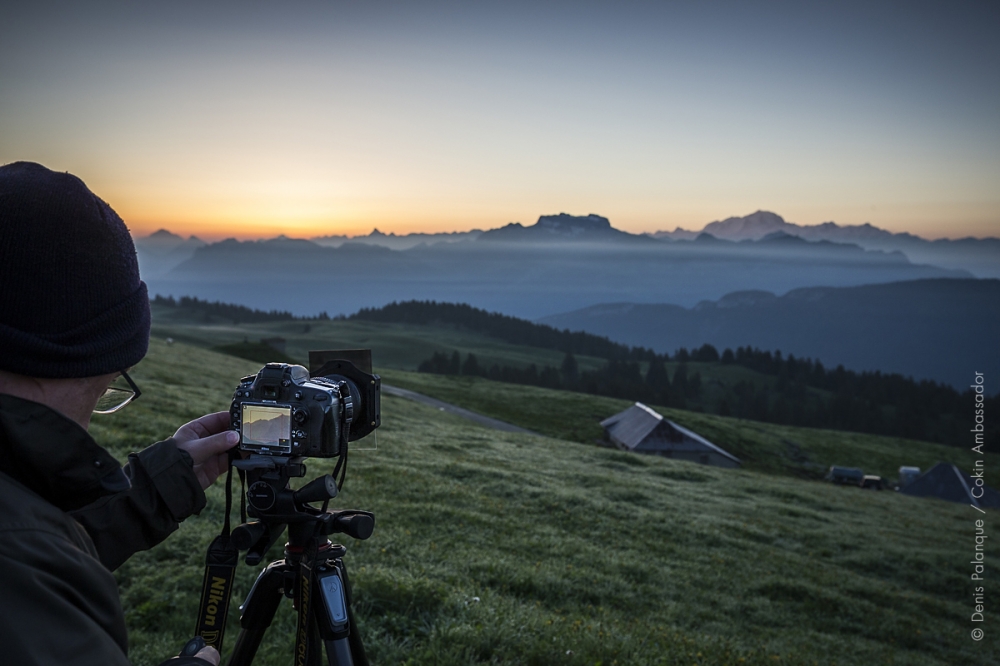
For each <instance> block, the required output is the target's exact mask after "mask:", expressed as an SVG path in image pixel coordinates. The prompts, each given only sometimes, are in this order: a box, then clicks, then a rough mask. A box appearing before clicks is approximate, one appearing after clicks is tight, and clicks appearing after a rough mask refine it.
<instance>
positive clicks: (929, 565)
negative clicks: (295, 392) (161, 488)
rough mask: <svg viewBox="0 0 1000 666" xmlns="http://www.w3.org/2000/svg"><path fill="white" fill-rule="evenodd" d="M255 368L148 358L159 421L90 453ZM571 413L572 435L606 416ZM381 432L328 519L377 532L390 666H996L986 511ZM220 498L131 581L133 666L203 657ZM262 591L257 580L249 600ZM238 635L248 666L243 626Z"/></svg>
mask: <svg viewBox="0 0 1000 666" xmlns="http://www.w3.org/2000/svg"><path fill="white" fill-rule="evenodd" d="M256 369H258V368H257V364H255V363H253V362H250V361H243V360H240V359H236V358H233V357H228V356H224V355H220V354H216V353H212V352H210V351H206V350H203V349H198V348H194V347H190V346H188V345H183V344H174V345H166V344H164V343H163V342H161V341H158V340H154V341H153V343H152V346H151V350H150V354H149V356H148V357H147V359H146V360H144V361H143V362H142V363H141V364H140V365H139V366H138V367H137V368H136V369H135V372H134V373H133V375H134V377H135V378H136V381H137V382H138V383H139V385H140V386H141V387H142V389H143V397H142V399H141V400H139V401H137V402H136V403H135V404H134V405H130V406H129V408H128V409H126V410H125V411H123V412H121V413H119V414H116V415H114V416H110V417H105V418H104V419H102V420H101V421H96V420H95V423H94V426H93V432H94V434H95V436H96V437H97V439H98V441H99V442H101V443H103V444H105V445H107V446H109V447H110V448H111V449H112V450H113V451H114V452H115V453H116V454H118V455H120V456H123V455H124V453H126V452H127V451H128V450H129V449H131V448H135V447H141V446H142V445H144V444H145V443H147V442H151V441H153V440H155V439H160V438H163V437H166V436H169V435H170V434H171V433H172V432H173V430H174V429H175V428H176V426H177V425H179V424H180V423H181V422H183V421H184V420H186V419H188V418H193V417H195V416H198V415H200V414H202V413H204V412H206V411H210V410H214V409H220V408H225V407H226V406H227V405H228V401H229V397H230V395H231V392H232V389H233V386H234V382H235V381H236V380H237V379H238V378H239V377H240V376H242V375H244V374H247V373H248V372H252V371H254V370H256ZM386 376H387V378H388V377H392V378H393V382H394V383H402V382H401V379H403V378H404V377H403V375H402V373H400V374H399V375H396V374H394V373H386ZM412 377H413V378H414V381H416V379H420V378H423V377H424V376H423V375H412ZM426 387H427V385H426V384H424V388H425V389H426ZM513 389H516V390H518V391H520V390H522V389H523V387H513ZM497 390H498V388H497V387H496V386H495V385H491V384H488V383H487V384H484V385H483V386H481V387H479V386H477V387H476V391H475V393H476V394H477V395H478V394H480V393H482V392H483V391H485V392H487V393H489V392H496V391H497ZM523 390H528V389H523ZM539 395H540V394H539ZM531 396H532V397H538V396H536V395H535V394H531ZM549 397H553V396H549ZM558 398H559V400H561V402H560V403H559V405H560V406H559V410H561V414H562V415H575V414H580V413H589V412H591V411H593V412H594V414H593V416H594V417H596V416H597V414H596V412H597V410H599V409H604V407H605V406H611V403H601V402H600V401H599V400H598V399H596V398H592V397H591V396H578V395H574V394H564V395H561V396H558ZM576 401H580V402H581V405H583V407H581V408H579V409H576V410H574V409H573V408H572V404H573V403H574V402H576ZM525 402H528V401H525ZM532 402H533V401H532ZM538 409H539V410H542V409H543V408H541V407H540V408H538ZM533 413H536V414H542V412H541V411H539V412H533ZM382 417H383V418H382V422H383V424H384V425H383V427H382V428H381V429H380V431H379V438H378V451H376V452H358V453H355V454H354V455H353V456H352V458H351V466H350V469H349V472H348V482H347V485H346V488H345V490H344V493H343V494H342V495H341V497H339V498H338V499H337V500H336V501H335V503H336V505H337V506H339V507H354V508H363V509H368V510H372V511H374V512H375V513H376V516H377V519H378V522H377V526H376V529H375V534H374V535H373V536H372V538H371V539H370V540H368V541H365V542H357V543H349V544H347V545H348V547H349V552H348V555H347V557H346V561H347V563H348V566H349V567H350V570H351V575H352V580H353V583H354V587H355V595H356V611H357V614H358V620H359V628H360V630H361V632H362V634H363V637H364V640H365V642H366V645H367V646H368V649H369V654H370V656H371V657H372V660H373V662H374V663H376V664H473V663H488V664H538V665H548V664H574V665H575V664H579V665H583V664H587V665H593V664H598V663H600V664H605V665H607V664H616V663H617V664H679V663H684V664H736V663H747V664H780V663H785V664H856V663H878V664H914V665H917V666H919V665H931V664H955V663H979V664H997V663H1000V660H998V657H997V639H996V638H995V636H994V633H995V632H987V636H986V638H985V639H984V640H983V641H982V642H981V643H974V642H973V641H971V639H970V638H969V631H970V629H971V628H972V627H971V626H970V623H969V622H968V616H969V613H970V612H971V601H972V600H971V596H970V594H969V592H970V589H969V584H968V574H969V569H968V565H967V564H966V563H967V562H968V561H969V559H970V555H971V553H972V539H971V536H972V521H973V519H974V518H975V517H976V515H977V514H975V512H973V511H972V510H971V509H970V508H969V507H966V506H961V505H955V504H950V503H946V502H940V501H934V500H921V499H915V498H911V497H907V496H901V495H899V494H897V493H888V492H884V493H874V492H863V491H859V490H851V489H847V488H839V487H834V486H831V485H828V484H823V483H816V482H811V481H804V480H798V479H794V478H787V477H781V476H775V475H771V474H763V473H759V472H755V471H751V470H746V469H744V470H721V469H716V468H711V467H704V466H698V465H694V464H692V463H685V462H677V461H671V460H666V459H660V458H654V457H640V456H634V455H630V454H626V453H622V452H618V451H614V450H610V449H605V448H601V447H597V446H593V445H590V444H580V443H577V442H574V441H567V440H565V439H557V438H547V437H533V436H527V435H516V434H511V433H501V432H497V431H491V430H487V429H484V428H481V427H479V426H476V425H474V424H472V423H469V422H467V421H464V420H461V419H458V418H457V417H452V416H450V415H447V414H442V413H441V412H439V411H437V410H434V409H431V408H426V407H423V406H421V405H418V404H415V403H412V402H409V401H405V400H402V399H396V398H393V397H390V396H386V397H385V399H384V403H383V409H382ZM533 418H536V419H537V420H538V423H541V422H542V421H547V422H549V423H551V424H556V423H558V421H559V420H560V418H562V416H560V415H558V414H551V415H549V416H544V415H536V416H535V417H533ZM719 423H721V424H725V423H727V421H725V420H722V421H720V422H719ZM733 424H734V425H733V426H732V427H734V428H743V429H745V430H746V431H747V433H750V431H751V430H750V425H741V423H740V422H733ZM756 426H757V427H759V428H761V429H762V430H769V429H773V428H772V427H771V426H764V425H760V424H756ZM553 427H555V426H554V425H553ZM718 427H722V426H721V425H720V426H718ZM535 429H541V427H540V426H539V425H538V424H536V425H535ZM775 432H777V430H775ZM800 434H801V433H800ZM759 436H760V437H762V438H763V437H764V435H763V434H762V435H759ZM783 436H784V435H779V434H774V435H768V437H771V438H778V437H783ZM801 436H803V437H804V434H801ZM824 436H825V435H822V434H817V435H816V437H819V438H822V437H824ZM746 437H748V438H749V437H751V434H747V435H746ZM873 439H878V438H873ZM767 441H770V439H768V440H767ZM824 441H825V440H824ZM830 442H831V443H830V444H829V446H836V445H835V444H834V443H833V440H830ZM804 443H805V442H804ZM816 447H818V448H817V449H816V450H817V451H818V450H820V449H821V448H822V445H820V444H816ZM991 464H992V463H991ZM309 467H310V474H309V477H310V478H311V477H312V476H314V475H317V474H320V473H323V472H325V471H328V470H329V469H330V467H331V465H330V464H329V463H328V462H327V461H322V460H314V461H310V465H309ZM208 498H209V502H208V506H207V508H206V509H205V511H204V512H203V513H202V515H201V516H199V517H193V518H191V519H189V520H188V521H186V522H185V523H184V525H182V526H181V528H180V530H179V531H178V532H177V533H176V534H174V535H172V536H171V537H170V538H169V539H168V540H167V541H166V542H165V543H164V544H161V545H160V546H158V547H156V548H154V549H152V550H151V551H149V552H146V553H141V554H138V555H137V556H135V557H133V558H132V559H131V560H130V561H129V562H127V563H126V564H125V565H124V566H123V567H122V568H121V569H120V570H119V571H118V572H117V576H118V580H119V584H120V588H121V592H122V598H123V602H124V604H125V607H126V617H127V622H128V627H129V631H130V641H131V658H132V659H133V661H134V663H136V664H157V663H159V662H160V661H161V660H162V659H163V658H165V657H166V656H167V655H169V654H174V653H176V651H177V649H178V648H179V647H180V645H182V644H183V643H184V642H185V641H186V640H187V638H189V637H190V632H191V627H192V625H193V622H194V615H195V612H196V606H197V597H198V591H199V588H200V584H201V575H202V564H203V558H204V550H205V548H206V546H207V544H208V542H209V541H210V540H211V538H212V537H213V536H214V534H216V533H217V531H218V529H219V526H220V524H221V511H222V506H223V497H222V492H221V484H217V487H215V488H212V489H211V490H210V491H209V493H208ZM994 515H995V513H994V512H992V511H991V512H990V513H989V515H988V516H987V517H986V519H987V521H988V522H987V524H988V525H992V521H993V517H994ZM274 556H277V554H275V555H274ZM987 565H988V570H994V571H995V570H996V567H997V566H998V565H1000V560H998V558H997V557H995V556H993V555H989V556H988V557H987ZM255 574H256V570H254V569H252V568H250V567H247V566H245V565H242V564H241V566H240V569H239V573H238V576H237V593H238V594H239V595H241V596H242V595H244V594H245V593H246V591H247V590H248V589H249V586H250V584H251V583H252V580H253V578H254V576H255ZM235 605H237V604H236V603H234V610H235ZM234 615H235V613H234ZM293 627H294V614H293V612H292V610H291V607H290V604H287V603H286V604H284V605H283V607H282V608H281V609H280V610H279V617H278V618H277V619H276V621H275V623H274V624H273V625H272V627H271V628H270V630H269V631H268V633H267V637H266V641H265V644H264V646H263V648H262V650H261V653H260V654H259V658H258V660H257V661H256V662H255V663H259V664H262V665H265V666H266V665H274V666H278V665H283V664H289V663H291V647H292V646H291V641H292V639H291V636H292V631H293ZM987 629H989V627H987ZM229 631H230V633H229V638H228V641H227V644H228V646H231V645H232V642H233V640H234V638H235V634H236V628H235V618H231V619H230V630H229Z"/></svg>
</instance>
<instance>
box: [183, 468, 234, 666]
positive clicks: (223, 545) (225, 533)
mask: <svg viewBox="0 0 1000 666" xmlns="http://www.w3.org/2000/svg"><path fill="white" fill-rule="evenodd" d="M240 482H241V485H242V482H243V473H242V471H240ZM232 508H233V468H232V467H230V468H229V472H228V473H227V474H226V518H225V520H224V521H223V524H222V533H221V534H220V535H219V536H217V537H215V539H214V540H213V541H212V543H211V545H209V547H208V553H207V554H206V556H205V578H204V579H203V581H202V584H201V605H200V608H199V609H198V624H197V626H196V627H195V632H194V633H195V635H196V636H201V637H202V638H204V639H205V643H206V644H208V645H211V646H212V647H214V648H215V649H216V650H218V651H219V652H220V653H221V652H222V639H223V636H224V635H225V632H226V618H227V617H228V616H229V601H230V600H231V599H232V592H233V578H234V576H235V574H236V565H237V563H238V562H239V558H240V552H239V550H237V548H236V546H234V545H233V543H232V539H231V538H230V523H229V514H230V512H231V511H232ZM245 515H246V504H244V503H243V502H242V501H241V502H240V517H241V518H243V517H244V516H245ZM243 522H246V519H245V518H244V520H243Z"/></svg>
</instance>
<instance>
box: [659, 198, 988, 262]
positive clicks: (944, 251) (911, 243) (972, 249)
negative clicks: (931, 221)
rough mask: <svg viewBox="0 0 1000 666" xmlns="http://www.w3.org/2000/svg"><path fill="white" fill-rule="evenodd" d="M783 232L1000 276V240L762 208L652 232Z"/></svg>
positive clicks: (677, 236)
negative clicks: (925, 233) (690, 227)
mask: <svg viewBox="0 0 1000 666" xmlns="http://www.w3.org/2000/svg"><path fill="white" fill-rule="evenodd" d="M775 233H784V234H788V235H790V236H797V237H799V238H803V239H805V240H808V241H832V242H834V243H851V244H854V245H857V246H859V247H862V248H865V249H866V250H884V251H890V252H891V251H897V252H903V253H904V254H905V255H906V256H907V257H908V258H909V259H910V261H912V262H914V263H919V264H933V265H935V266H941V267H943V268H958V269H966V270H968V271H970V272H971V273H973V274H974V275H976V276H977V277H994V278H995V277H1000V238H960V239H957V240H948V239H939V240H933V241H931V240H927V239H925V238H921V237H920V236H914V235H913V234H908V233H892V232H890V231H886V230H885V229H879V228H878V227H875V226H872V225H871V224H868V223H865V224H859V225H847V226H840V225H838V224H836V223H834V222H824V223H822V224H816V225H799V224H794V223H792V222H786V221H785V220H784V218H782V217H781V216H780V215H778V214H776V213H772V212H769V211H765V210H759V211H757V212H756V213H752V214H750V215H746V216H744V217H730V218H726V219H725V220H720V221H717V222H710V223H709V224H707V225H705V227H704V229H702V230H701V231H687V230H685V229H681V228H680V227H678V228H677V229H675V230H674V231H657V232H656V233H654V234H651V235H652V236H653V237H654V238H659V239H662V240H691V239H693V238H696V237H697V236H698V235H700V234H711V235H712V236H714V237H716V238H721V239H725V240H731V241H745V240H760V239H761V238H764V237H766V236H768V235H771V234H775Z"/></svg>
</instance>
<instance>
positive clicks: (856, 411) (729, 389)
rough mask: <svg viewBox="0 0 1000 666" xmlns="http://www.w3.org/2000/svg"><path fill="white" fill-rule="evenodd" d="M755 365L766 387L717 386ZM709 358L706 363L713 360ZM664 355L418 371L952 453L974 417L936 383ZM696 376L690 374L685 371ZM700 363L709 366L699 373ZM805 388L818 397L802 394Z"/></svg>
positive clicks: (762, 356)
mask: <svg viewBox="0 0 1000 666" xmlns="http://www.w3.org/2000/svg"><path fill="white" fill-rule="evenodd" d="M739 358H742V360H743V361H745V364H746V366H747V367H749V366H750V365H751V364H756V366H757V368H756V369H757V371H758V372H760V373H761V374H762V375H770V376H771V377H773V378H774V379H772V380H770V381H763V378H762V381H748V380H745V379H744V380H739V381H737V382H735V383H732V384H726V383H724V382H722V381H720V380H719V379H716V378H715V377H714V375H715V374H716V373H714V372H712V369H713V366H722V365H724V364H735V363H737V359H739ZM713 359H714V360H713ZM669 361H670V359H668V358H667V355H657V356H656V357H655V358H654V359H653V360H652V361H650V362H649V363H647V364H646V368H645V371H643V369H642V366H641V365H640V364H639V363H638V362H636V361H620V360H615V359H612V360H609V361H608V362H607V363H606V364H605V365H604V366H603V367H601V368H600V369H598V370H589V371H580V370H579V368H578V364H577V362H576V358H575V357H574V356H573V354H571V353H567V354H566V355H565V357H564V358H563V361H562V363H561V367H559V368H556V367H553V366H542V367H538V366H537V365H535V364H531V365H528V366H527V367H511V366H507V365H504V366H501V365H499V364H495V363H494V364H492V365H489V366H488V367H487V366H486V365H485V364H482V363H480V362H479V360H478V358H477V357H476V356H475V355H474V354H468V355H466V357H465V358H464V359H463V358H462V357H461V355H460V354H459V353H458V352H457V351H455V352H452V353H451V354H445V353H441V352H437V353H435V354H434V355H432V356H431V357H430V358H428V359H427V360H425V361H423V362H422V363H421V364H420V366H419V368H418V370H419V371H420V372H430V373H436V374H445V375H473V376H479V377H486V378H488V379H493V380H497V381H504V382H510V383H516V384H528V385H532V386H542V387H546V388H555V389H564V390H571V391H580V392H583V393H591V394H594V395H604V396H609V397H614V398H624V399H627V400H636V401H640V402H645V403H649V404H652V405H662V406H665V407H676V408H680V409H690V410H695V411H704V412H709V413H714V414H719V415H722V416H736V417H740V418H746V419H752V420H755V421H764V422H767V423H778V424H784V425H796V426H803V427H811V428H829V429H833V430H846V431H853V432H864V433H871V434H878V435H891V436H897V437H906V438H909V439H919V440H926V441H933V442H940V443H944V444H951V445H956V446H959V445H960V446H965V445H966V444H967V443H968V437H967V434H968V429H969V423H970V420H969V419H970V417H971V414H972V411H971V410H972V407H971V406H972V404H973V402H972V401H973V397H972V394H971V391H967V392H965V393H959V392H958V391H956V390H955V389H953V388H951V387H948V386H942V385H940V384H936V383H935V382H915V381H913V380H912V379H904V378H902V377H900V376H899V375H883V374H881V373H878V372H874V373H855V372H851V371H847V370H844V368H842V367H838V368H836V369H835V370H832V371H827V370H825V369H823V366H822V364H820V363H816V362H812V361H810V360H808V359H796V358H795V357H794V356H789V357H787V358H782V356H781V354H780V352H777V353H775V354H771V353H770V352H761V351H760V350H756V349H750V348H741V349H738V350H737V351H735V352H733V351H732V350H728V349H727V350H725V351H724V352H723V353H722V354H721V355H720V354H719V353H718V351H717V350H715V349H714V348H712V347H711V346H709V345H705V346H703V347H701V348H699V349H698V350H696V351H695V352H693V353H692V352H689V351H687V350H684V349H682V350H678V353H677V354H675V356H674V359H673V362H672V363H671V365H672V366H673V369H672V371H670V370H668V368H667V363H668V362H669ZM692 362H697V363H698V364H699V365H698V367H700V368H704V369H705V371H706V376H705V377H703V376H702V374H701V372H700V371H697V370H695V371H692V370H691V366H690V365H689V363H692ZM705 364H708V367H707V368H706V366H705ZM810 387H812V388H814V389H817V390H809V388H810ZM986 402H987V404H986V409H987V410H993V409H997V408H1000V397H992V398H987V401H986ZM986 439H987V449H988V450H998V449H1000V429H998V428H996V427H995V426H992V427H989V428H988V430H987V433H986Z"/></svg>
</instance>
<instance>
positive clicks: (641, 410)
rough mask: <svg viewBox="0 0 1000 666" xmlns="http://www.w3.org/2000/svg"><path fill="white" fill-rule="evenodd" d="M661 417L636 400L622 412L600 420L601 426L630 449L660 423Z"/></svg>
mask: <svg viewBox="0 0 1000 666" xmlns="http://www.w3.org/2000/svg"><path fill="white" fill-rule="evenodd" d="M662 420H663V417H662V416H660V415H659V414H657V413H656V412H654V411H653V410H652V409H650V408H649V407H647V406H646V405H644V404H642V403H641V402H637V403H635V404H634V405H632V406H631V407H629V408H628V409H626V410H625V411H623V412H618V413H617V414H615V415H614V416H609V417H608V418H606V419H604V420H603V421H601V426H602V427H603V428H605V429H607V431H608V432H609V433H610V434H611V435H612V436H613V437H614V438H615V439H617V440H618V441H619V442H621V443H622V444H624V445H625V446H627V447H628V448H630V449H634V448H635V447H636V446H638V444H639V442H641V441H642V440H644V439H646V437H647V436H648V435H649V433H651V432H653V430H655V429H656V426H658V425H660V422H661V421H662Z"/></svg>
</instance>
